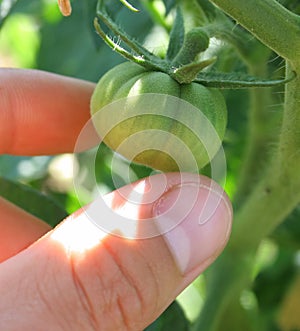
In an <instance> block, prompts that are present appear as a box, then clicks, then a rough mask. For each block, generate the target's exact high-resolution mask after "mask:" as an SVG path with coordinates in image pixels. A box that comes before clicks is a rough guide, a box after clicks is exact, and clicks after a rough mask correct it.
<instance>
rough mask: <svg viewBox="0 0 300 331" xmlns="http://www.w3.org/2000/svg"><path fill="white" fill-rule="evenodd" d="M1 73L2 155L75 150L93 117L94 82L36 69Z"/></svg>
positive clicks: (0, 129)
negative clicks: (80, 135)
mask: <svg viewBox="0 0 300 331" xmlns="http://www.w3.org/2000/svg"><path fill="white" fill-rule="evenodd" d="M0 75H1V82H0V154H5V153H6V154H16V155H20V154H22V155H39V154H55V153H62V152H68V151H73V148H74V144H75V142H76V139H77V138H78V135H79V133H80V131H81V129H82V128H83V126H84V125H85V124H86V122H87V121H88V119H89V117H90V112H89V103H90V97H91V94H92V92H93V89H94V84H92V83H89V82H85V81H82V80H79V79H73V78H67V77H63V76H59V75H55V74H51V73H46V72H41V71H37V70H21V69H1V70H0ZM91 130H92V128H91ZM94 138H95V137H93V135H92V134H91V141H87V146H89V145H92V144H93V142H92V140H93V139H94ZM95 139H96V138H95Z"/></svg>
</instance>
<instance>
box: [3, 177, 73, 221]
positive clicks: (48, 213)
mask: <svg viewBox="0 0 300 331" xmlns="http://www.w3.org/2000/svg"><path fill="white" fill-rule="evenodd" d="M0 196H2V197H3V198H5V199H6V200H8V201H10V202H12V203H14V204H15V205H17V206H19V207H20V208H22V209H24V210H26V211H27V212H28V213H30V214H32V215H35V216H36V217H38V218H41V219H42V220H44V221H45V222H47V223H48V224H49V225H51V226H55V225H57V224H58V223H59V222H60V221H61V220H63V219H64V218H65V217H66V216H68V214H67V213H66V211H65V210H64V209H63V208H62V207H61V206H60V205H58V203H57V202H56V201H54V200H53V199H52V198H51V197H49V196H47V195H45V194H42V193H41V192H39V191H37V190H34V189H32V188H31V187H29V186H27V185H24V184H21V183H17V182H13V181H11V180H8V179H5V178H3V177H0Z"/></svg>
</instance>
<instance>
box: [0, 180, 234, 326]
mask: <svg viewBox="0 0 300 331" xmlns="http://www.w3.org/2000/svg"><path fill="white" fill-rule="evenodd" d="M103 201H105V203H103ZM107 206H109V207H110V208H108V207H107ZM125 217H126V218H125ZM129 217H130V218H129ZM231 218H232V212H231V205H230V203H229V200H228V198H227V197H226V195H225V193H224V192H223V190H222V189H221V188H220V187H219V186H218V185H217V184H215V183H214V182H212V181H211V180H210V179H208V178H205V177H200V176H198V175H193V174H179V173H176V174H175V173H173V174H160V175H156V176H153V177H150V178H148V179H143V180H141V181H139V182H137V183H134V184H132V185H128V186H125V187H123V188H122V189H119V190H117V191H115V192H113V193H111V194H109V195H107V196H106V197H105V199H104V200H102V201H100V200H99V199H98V200H96V201H95V202H93V203H92V204H91V205H89V206H87V207H85V208H83V209H82V210H81V211H79V212H77V213H75V214H74V215H72V216H71V217H70V218H68V219H67V220H66V221H64V222H63V223H62V224H61V225H60V226H58V227H57V228H56V229H54V230H53V231H52V232H50V233H48V234H47V235H46V236H44V237H43V238H42V239H40V240H39V241H38V242H36V243H35V244H33V245H31V246H30V247H29V248H28V249H26V250H24V251H23V252H21V253H19V254H18V255H16V256H15V257H13V258H11V259H9V260H7V261H5V262H4V263H2V264H1V266H0V284H2V287H1V288H0V298H1V300H0V329H1V330H2V329H5V330H17V329H21V328H22V329H25V330H31V329H35V330H37V329H40V328H42V329H43V330H65V329H67V330H101V331H103V330H105V331H106V330H107V331H110V330H112V331H115V330H143V329H144V328H145V327H147V326H148V325H149V324H150V323H151V322H152V321H154V320H155V319H156V318H157V317H158V316H159V315H160V314H161V313H162V312H163V311H164V310H165V309H166V308H167V306H168V305H169V304H170V303H171V302H172V301H173V300H174V299H175V298H176V296H177V295H178V294H179V293H180V292H181V291H182V290H183V289H184V288H185V287H186V286H187V285H188V284H189V283H191V282H192V281H193V279H194V278H195V277H197V276H198V275H199V274H200V273H201V272H202V271H203V270H204V269H205V268H206V267H207V266H208V265H209V264H211V263H212V261H213V260H214V259H215V258H216V256H217V255H218V254H219V253H220V252H221V251H222V249H223V248H224V246H225V244H226V241H227V240H228V236H229V232H230V228H231ZM7 288H10V289H11V290H10V291H7V290H6V289H7ZM12 316H18V318H17V319H13V318H12ZM8 325H9V327H8ZM4 326H5V327H4Z"/></svg>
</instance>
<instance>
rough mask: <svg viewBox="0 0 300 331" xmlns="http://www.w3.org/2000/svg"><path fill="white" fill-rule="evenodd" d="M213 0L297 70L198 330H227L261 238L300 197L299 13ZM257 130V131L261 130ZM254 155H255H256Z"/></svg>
mask: <svg viewBox="0 0 300 331" xmlns="http://www.w3.org/2000/svg"><path fill="white" fill-rule="evenodd" d="M212 2H214V3H215V4H217V5H218V6H219V7H220V8H221V9H223V10H224V11H225V12H227V13H228V14H229V15H230V16H232V17H233V18H234V19H235V20H237V21H238V22H239V23H240V24H241V25H243V26H244V27H245V28H247V29H248V30H249V31H251V32H252V33H253V34H254V35H256V37H257V38H258V39H260V40H261V41H262V42H263V43H264V44H266V45H267V46H269V47H270V48H271V49H273V50H274V51H276V52H277V53H278V54H280V55H281V56H283V57H284V58H285V59H286V60H287V61H288V63H289V65H288V70H287V75H288V74H289V73H290V72H291V71H292V70H293V71H295V72H296V73H297V74H298V75H297V77H296V78H295V79H294V80H293V81H292V82H290V83H288V84H287V85H286V91H285V104H284V113H283V120H282V127H281V131H280V135H279V137H278V144H277V148H276V149H275V148H274V150H273V154H272V156H271V157H270V160H269V162H268V163H266V164H265V167H264V168H265V169H264V172H263V176H261V178H260V180H258V182H257V183H256V184H255V183H253V184H252V186H253V189H252V191H251V193H250V194H249V196H248V198H247V199H246V200H245V201H244V203H243V204H242V206H241V207H240V208H239V209H238V210H237V211H236V214H235V220H234V227H233V232H232V236H231V239H230V242H229V245H228V247H227V248H226V250H225V251H224V253H223V254H222V256H221V257H220V258H219V259H218V260H217V261H216V263H215V264H214V265H213V266H212V267H211V269H210V271H209V284H208V288H207V300H206V303H205V305H204V308H203V310H202V314H201V315H200V317H199V319H198V320H197V321H196V323H195V325H194V327H193V330H199V331H200V330H203V329H205V330H206V331H215V330H222V327H221V325H220V320H219V319H220V317H221V316H222V314H223V313H224V311H225V310H226V309H228V305H230V304H231V303H232V298H238V297H239V295H240V292H241V291H242V290H243V289H244V288H247V287H248V286H249V285H250V284H251V268H252V267H251V266H252V265H253V257H254V254H255V251H256V249H257V247H258V246H259V244H260V242H261V240H262V239H263V238H264V237H266V236H268V235H269V234H270V233H271V232H272V231H273V230H274V229H275V227H276V226H277V225H278V224H280V223H281V222H282V221H283V220H284V219H285V218H286V217H287V216H288V215H289V214H290V213H291V211H292V210H293V209H294V208H295V207H296V206H297V205H298V203H299V202H300V172H299V164H300V93H299V91H300V78H299V76H300V65H299V61H300V44H299V43H297V42H296V41H297V40H298V39H299V34H300V24H299V18H298V16H296V15H294V14H293V13H290V12H289V11H288V10H286V9H285V8H284V7H282V6H281V5H280V4H279V3H277V2H276V1H272V0H264V1H262V0H255V1H254V0H250V1H239V0H227V1H222V0H212ZM266 17H267V18H268V19H267V20H266ZM261 97H262V98H266V100H265V102H264V103H267V102H268V96H267V94H266V95H265V96H261ZM254 98H259V95H258V94H257V95H256V96H255V95H254ZM258 100H259V99H257V100H256V102H258ZM254 101H255V100H254ZM256 107H257V105H256ZM252 116H253V118H252V121H254V122H257V123H258V124H261V122H262V121H263V120H264V116H265V114H263V113H262V114H259V112H258V108H257V109H256V110H255V111H254V114H253V115H252ZM257 130H260V128H258V129H257ZM252 134H253V132H252ZM254 134H256V135H257V137H258V134H259V133H257V132H256V133H255V132H254ZM253 139H257V138H255V137H254V138H253ZM267 140H268V138H266V141H267ZM252 144H253V146H256V149H257V150H256V151H255V153H254V154H256V153H259V151H260V150H261V148H265V147H266V146H262V147H261V148H259V143H258V142H253V143H252ZM256 156H257V157H259V155H256ZM251 158H253V160H254V159H255V155H253V156H251ZM252 162H253V161H251V162H250V164H251V163H252ZM258 170H259V169H258ZM245 175H246V174H245ZM249 185H250V183H249Z"/></svg>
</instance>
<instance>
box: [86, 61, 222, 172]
mask: <svg viewBox="0 0 300 331" xmlns="http://www.w3.org/2000/svg"><path fill="white" fill-rule="evenodd" d="M147 95H149V96H150V95H151V96H153V98H152V97H151V98H150V97H149V98H148V100H150V103H151V107H152V108H151V109H152V113H151V114H145V112H144V107H143V111H142V112H141V115H140V116H137V115H136V113H135V115H134V116H133V115H132V114H133V113H134V112H135V111H136V107H137V104H138V102H139V101H141V102H142V101H143V96H147ZM155 95H158V96H160V98H159V97H157V100H158V101H157V103H155V102H156V101H155V100H156V99H155ZM161 95H166V96H172V97H177V98H178V99H181V100H184V101H186V102H188V103H189V104H191V105H192V106H194V107H195V108H197V109H198V110H199V118H200V119H198V116H194V115H195V113H193V116H192V115H191V114H189V112H188V111H180V110H176V111H178V113H177V114H175V119H173V118H170V117H166V116H162V107H163V106H162V102H161V100H162V98H161ZM130 97H135V98H130ZM126 98H127V99H126ZM144 99H145V98H144ZM173 99H174V98H173ZM117 100H125V101H124V103H120V104H122V108H124V109H122V110H120V111H119V110H118V111H117V112H114V111H110V112H105V111H104V110H105V109H106V108H107V107H105V106H108V105H110V104H112V103H113V102H115V101H117ZM133 101H134V102H133ZM144 106H145V105H144ZM145 107H146V108H147V105H146V106H145ZM149 107H150V106H149ZM155 107H156V108H157V110H158V111H157V115H156V114H153V108H155ZM194 107H193V108H194ZM141 109H142V108H141ZM174 111H175V110H174ZM98 112H100V114H99V113H98ZM201 112H202V114H203V115H204V116H205V117H206V118H207V119H208V120H209V122H210V123H211V124H212V127H213V128H214V129H215V132H216V133H217V134H215V136H216V137H218V139H215V138H214V139H215V140H214V141H213V142H212V143H211V145H212V146H210V153H209V154H210V156H208V155H207V152H206V147H207V146H204V145H205V144H202V143H201V142H200V141H199V138H198V137H197V132H196V134H194V133H193V132H191V130H189V127H190V126H189V124H188V125H187V126H186V125H183V123H184V122H186V123H190V124H191V126H193V125H195V122H197V123H198V122H199V125H198V126H197V129H196V130H197V131H198V130H200V131H199V132H201V130H203V126H202V124H201V118H203V115H201V116H202V117H201V116H200V113H201ZM101 113H103V116H98V115H101ZM91 114H92V115H95V114H97V116H93V117H92V120H93V123H94V126H95V128H96V130H97V131H98V134H99V135H100V137H102V138H103V141H104V143H106V145H108V146H109V147H110V148H111V149H113V150H116V151H117V152H118V153H120V154H122V155H123V156H124V157H126V158H127V159H130V160H132V161H134V162H137V163H141V164H144V165H147V166H150V167H152V168H154V169H158V170H161V171H178V170H180V171H193V169H194V168H195V167H194V168H193V169H191V168H190V166H189V161H188V160H187V161H186V160H185V159H186V154H185V151H184V150H183V148H182V146H181V145H180V144H179V143H176V141H175V140H176V139H175V140H174V139H173V140H172V139H168V137H167V136H166V135H165V134H164V133H169V134H170V136H171V135H174V136H175V137H177V138H178V139H179V140H180V141H181V142H182V143H183V145H184V146H186V147H187V148H188V149H189V150H190V152H191V153H192V155H193V157H194V159H195V161H196V164H197V167H198V168H202V167H203V166H205V165H206V164H207V163H208V162H209V161H210V159H211V157H212V156H213V155H212V154H215V153H216V152H217V151H218V149H219V147H220V145H221V140H222V139H223V137H224V134H225V130H226V124H227V110H226V104H225V101H224V98H223V96H222V94H221V93H220V92H219V91H218V90H216V89H212V88H206V87H204V86H203V85H200V84H196V83H191V84H179V83H178V82H176V81H175V80H174V79H172V78H171V77H170V76H169V75H167V74H165V73H163V72H158V71H147V70H146V69H144V68H143V67H141V66H139V65H137V64H135V63H132V62H125V63H122V64H120V65H118V66H116V67H114V68H113V69H111V70H110V71H108V72H107V73H106V74H105V75H104V76H103V77H102V78H101V79H100V81H99V82H98V84H97V86H96V88H95V91H94V93H93V96H92V99H91ZM196 115H197V114H196ZM114 117H115V118H114ZM117 117H118V118H117ZM196 117H197V118H196ZM113 120H120V121H121V122H120V123H119V124H117V125H116V126H114V127H113V128H112V129H111V130H109V132H107V125H108V123H111V121H113ZM203 125H204V123H203ZM151 130H156V131H155V132H154V131H151ZM141 132H143V134H139V135H138V136H136V138H137V139H132V142H131V145H130V146H129V147H128V146H127V147H125V148H121V149H119V146H120V144H122V142H123V141H125V140H126V139H127V138H128V137H130V136H131V135H132V134H136V133H141ZM151 132H153V134H152V135H151ZM159 132H162V135H160V133H159ZM163 132H164V133H163ZM208 140H209V138H208ZM212 140H213V139H212ZM149 141H152V142H153V148H151V144H149ZM143 146H144V147H145V148H144V150H143V151H141V150H142V149H143ZM157 146H162V148H158V149H157V148H156V147H157ZM180 146H181V147H180ZM134 151H137V154H136V155H134V154H133V153H134ZM168 154H169V155H168Z"/></svg>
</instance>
